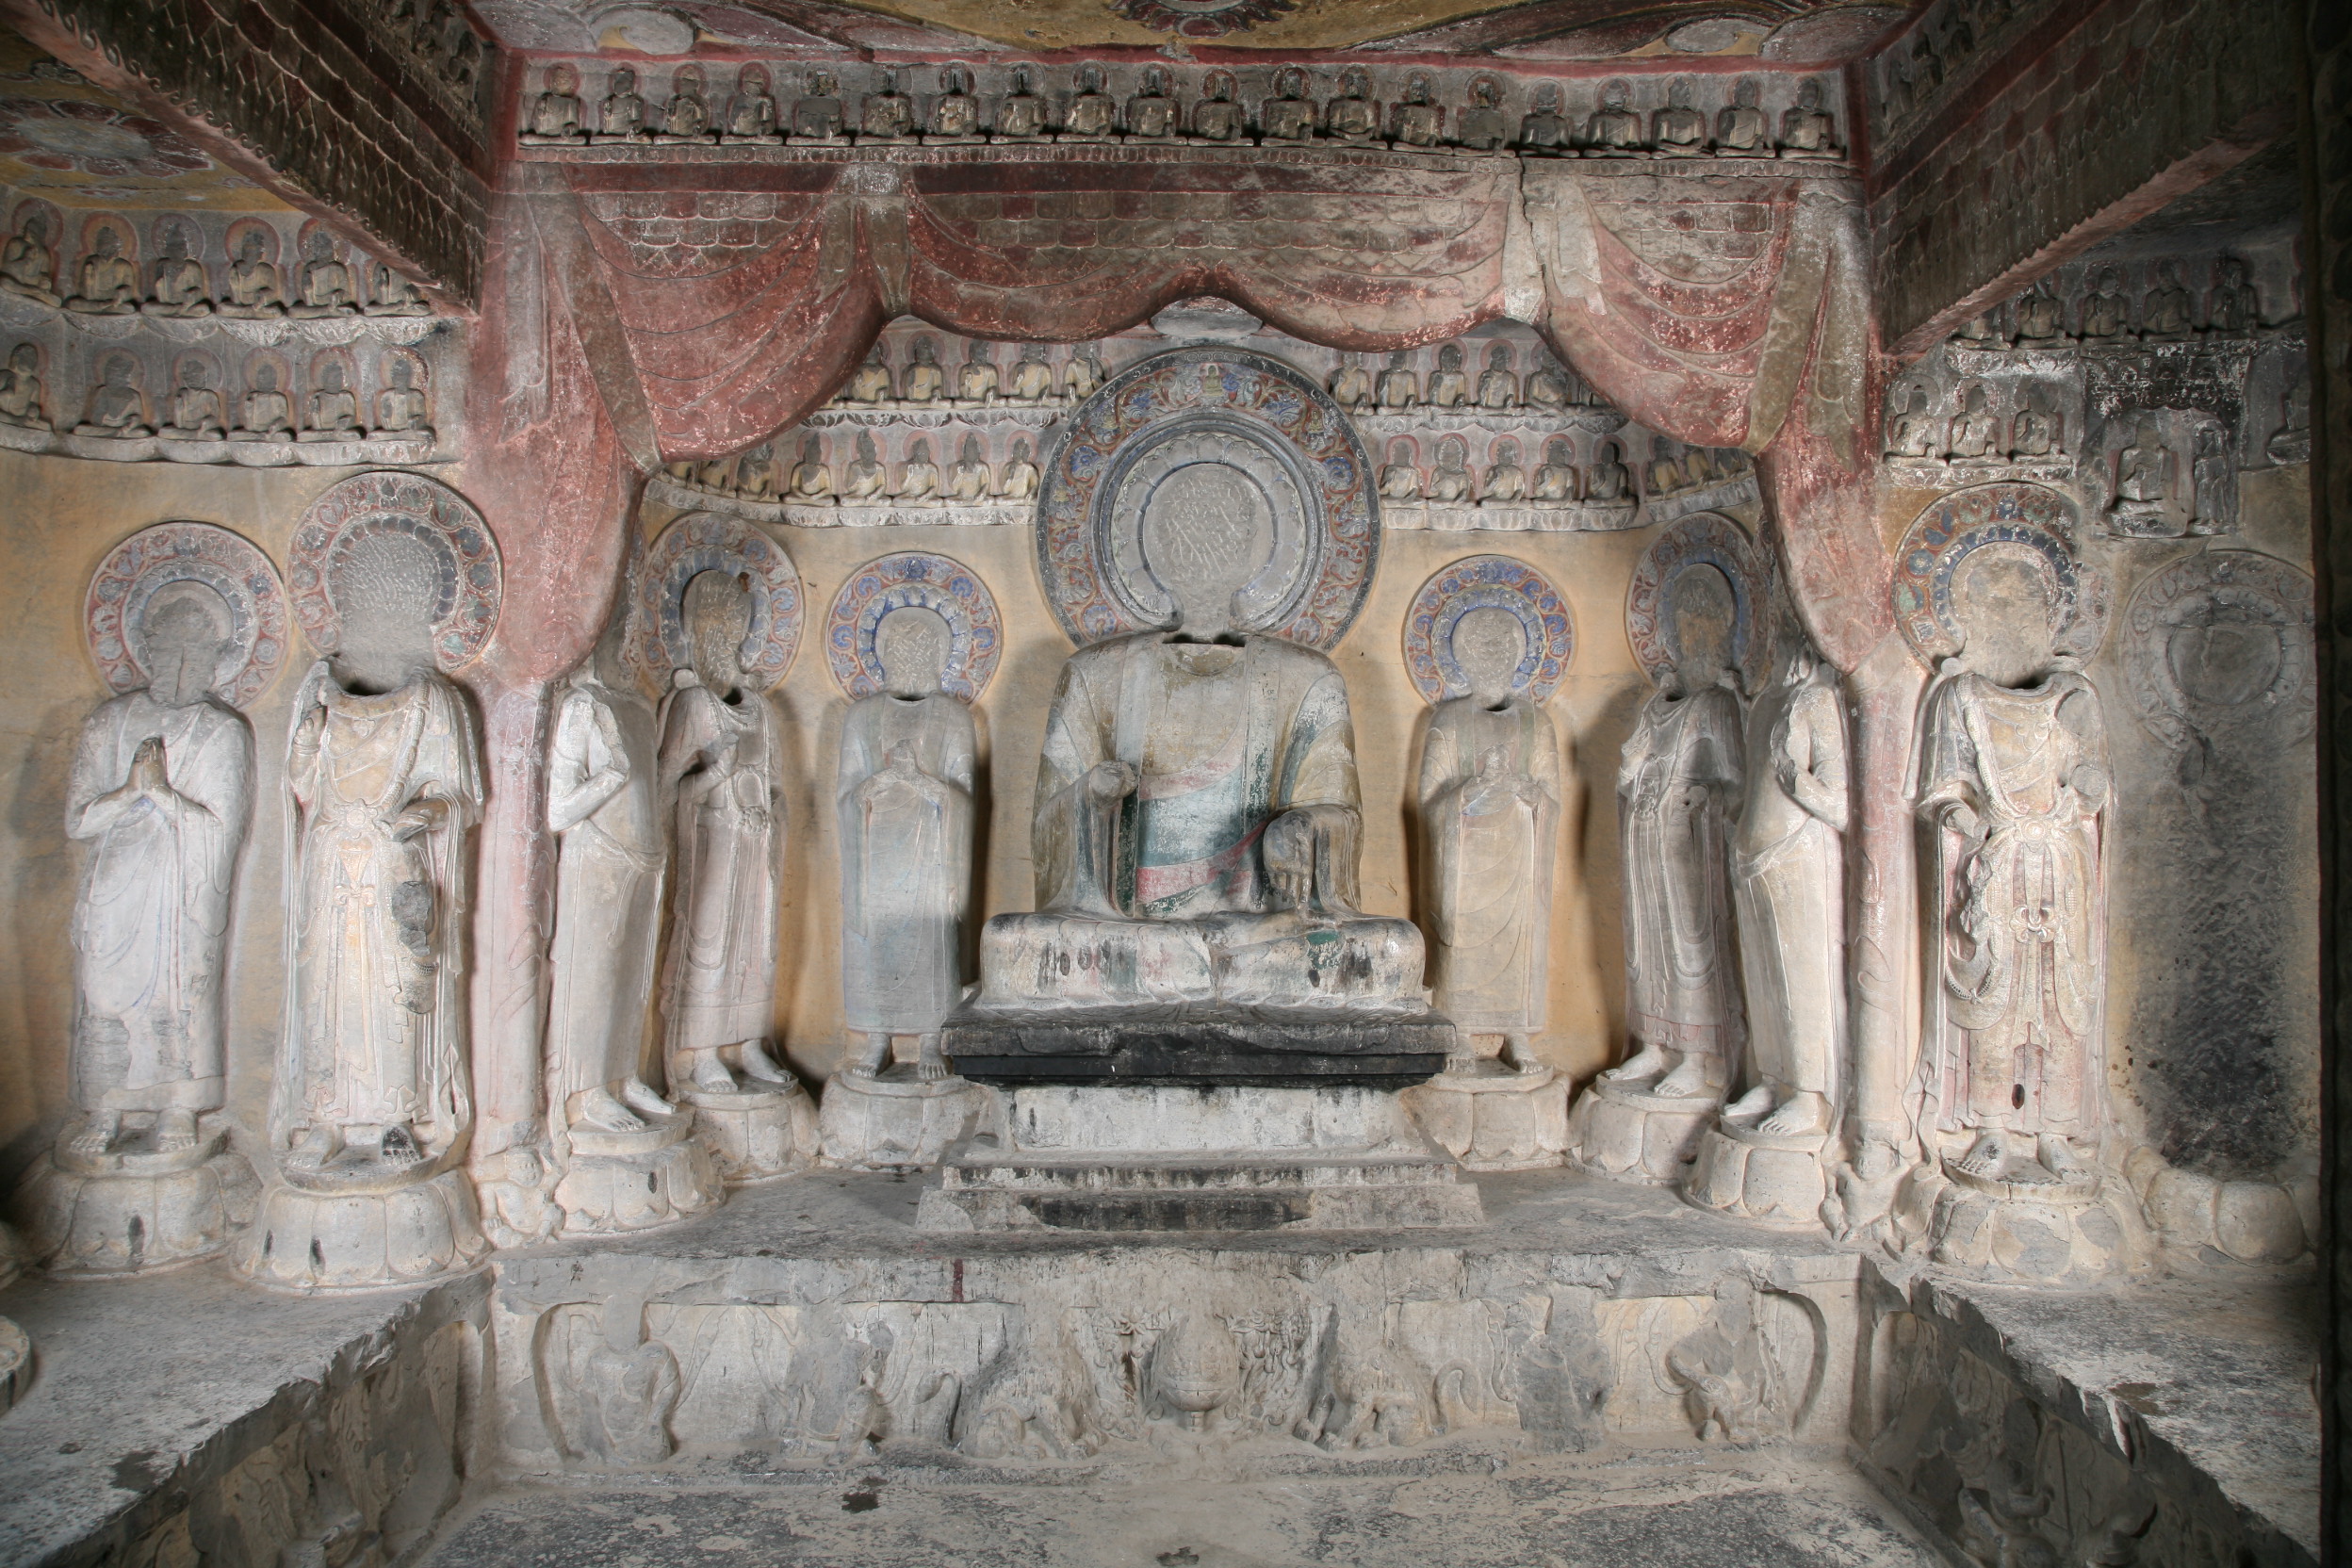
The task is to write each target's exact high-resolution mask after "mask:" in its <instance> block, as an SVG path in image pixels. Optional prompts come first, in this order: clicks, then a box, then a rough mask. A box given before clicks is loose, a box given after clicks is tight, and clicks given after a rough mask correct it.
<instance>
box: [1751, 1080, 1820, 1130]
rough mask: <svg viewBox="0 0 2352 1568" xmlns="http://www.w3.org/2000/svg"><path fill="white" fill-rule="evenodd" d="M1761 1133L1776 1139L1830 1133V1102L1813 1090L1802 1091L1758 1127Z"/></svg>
mask: <svg viewBox="0 0 2352 1568" xmlns="http://www.w3.org/2000/svg"><path fill="white" fill-rule="evenodd" d="M1756 1131H1757V1132H1759V1133H1770V1134H1771V1135H1773V1136H1774V1137H1802V1136H1805V1135H1808V1134H1812V1133H1825V1132H1827V1131H1829V1102H1828V1101H1826V1100H1824V1099H1822V1098H1821V1096H1820V1095H1818V1094H1815V1093H1814V1092H1813V1091H1812V1090H1811V1089H1801V1090H1799V1091H1798V1092H1797V1093H1795V1094H1792V1095H1790V1096H1789V1099H1788V1101H1787V1103H1784V1104H1783V1105H1782V1106H1781V1107H1780V1109H1778V1110H1776V1111H1774V1112H1773V1113H1772V1115H1771V1116H1768V1117H1766V1118H1765V1119H1764V1120H1763V1121H1762V1122H1761V1123H1760V1124H1759V1125H1758V1126H1757V1127H1756Z"/></svg>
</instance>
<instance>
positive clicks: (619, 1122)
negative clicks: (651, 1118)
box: [579, 1088, 645, 1133]
mask: <svg viewBox="0 0 2352 1568" xmlns="http://www.w3.org/2000/svg"><path fill="white" fill-rule="evenodd" d="M579 1121H580V1126H583V1127H596V1128H601V1129H602V1130H603V1131H605V1132H608V1133H633V1132H635V1131H637V1130H638V1129H639V1128H641V1127H643V1126H644V1125H645V1119H643V1118H642V1117H639V1116H637V1115H635V1114H634V1113H633V1112H631V1111H630V1110H629V1107H628V1106H626V1105H624V1104H622V1103H620V1102H619V1101H617V1100H615V1099H613V1091H612V1090H610V1089H605V1088H593V1089H590V1090H588V1091H587V1092H586V1093H585V1094H582V1095H581V1096H580V1118H579Z"/></svg>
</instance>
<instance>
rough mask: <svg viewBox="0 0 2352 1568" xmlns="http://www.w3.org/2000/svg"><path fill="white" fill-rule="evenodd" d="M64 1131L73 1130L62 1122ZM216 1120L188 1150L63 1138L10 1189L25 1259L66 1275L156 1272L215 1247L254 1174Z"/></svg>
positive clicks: (222, 1244) (225, 1236) (247, 1198)
mask: <svg viewBox="0 0 2352 1568" xmlns="http://www.w3.org/2000/svg"><path fill="white" fill-rule="evenodd" d="M68 1131H69V1132H71V1131H72V1129H69V1130H68ZM221 1141H222V1135H221V1132H220V1131H219V1130H217V1129H215V1130H210V1131H208V1134H207V1135H205V1136H204V1137H202V1138H200V1139H199V1140H198V1141H197V1143H196V1145H195V1146H194V1147H193V1148H190V1149H185V1150H177V1151H174V1152H170V1153H158V1152H153V1151H152V1150H146V1149H142V1148H139V1147H137V1146H134V1147H133V1148H131V1149H129V1150H128V1151H125V1152H111V1153H105V1154H76V1153H74V1152H72V1151H71V1150H69V1149H67V1148H65V1147H64V1145H63V1144H62V1143H60V1144H59V1145H58V1147H57V1149H56V1150H54V1151H52V1152H50V1153H49V1154H46V1155H44V1156H42V1157H41V1159H40V1160H38V1161H36V1162H35V1163H34V1166H33V1168H32V1169H31V1170H30V1171H28V1172H27V1173H26V1174H25V1177H24V1184H23V1185H21V1186H20V1187H19V1188H18V1189H17V1207H18V1212H19V1213H20V1214H21V1215H22V1216H23V1217H24V1230H25V1239H26V1241H27V1242H28V1243H29V1244H30V1248H31V1253H32V1260H33V1262H34V1263H35V1264H36V1265H38V1266H41V1267H42V1268H45V1269H47V1270H48V1271H49V1272H50V1273H52V1274H57V1275H61V1276H65V1277H69V1278H84V1279H90V1278H99V1277H104V1276H108V1275H122V1274H144V1273H154V1272H155V1271H156V1270H158V1269H165V1268H174V1267H177V1266H180V1265H182V1264H189V1263H195V1262H197V1261H198V1260H200V1259H203V1258H209V1257H213V1256H216V1255H218V1254H219V1253H220V1252H221V1250H223V1249H224V1248H226V1247H227V1246H228V1244H229V1233H230V1231H231V1229H232V1227H233V1225H234V1222H235V1220H236V1219H237V1217H239V1211H242V1210H244V1209H245V1208H247V1207H248V1206H249V1205H250V1203H251V1202H252V1198H253V1170H252V1168H251V1167H249V1166H247V1165H246V1163H245V1158H244V1156H243V1155H241V1154H235V1153H228V1152H223V1151H222V1149H221Z"/></svg>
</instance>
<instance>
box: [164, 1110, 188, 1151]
mask: <svg viewBox="0 0 2352 1568" xmlns="http://www.w3.org/2000/svg"><path fill="white" fill-rule="evenodd" d="M195 1147H196V1113H195V1112H194V1111H191V1110H187V1109H183V1108H179V1107H174V1108H173V1109H172V1110H168V1111H162V1112H158V1113H157V1114H156V1117H155V1152H157V1153H159V1154H179V1153H184V1152H187V1151H188V1150H190V1149H193V1148H195Z"/></svg>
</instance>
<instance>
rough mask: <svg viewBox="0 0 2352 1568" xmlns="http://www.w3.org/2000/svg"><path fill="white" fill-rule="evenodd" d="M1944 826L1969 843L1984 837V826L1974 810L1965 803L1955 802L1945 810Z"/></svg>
mask: <svg viewBox="0 0 2352 1568" xmlns="http://www.w3.org/2000/svg"><path fill="white" fill-rule="evenodd" d="M1944 825H1945V826H1946V827H1949V828H1951V829H1952V831H1953V832H1954V833H1957V834H1959V835H1960V836H1961V837H1962V838H1964V839H1968V840H1969V841H1974V840H1977V839H1980V838H1982V837H1984V832H1985V825H1984V823H1983V821H1982V820H1981V819H1979V818H1978V816H1977V814H1976V808H1975V807H1973V806H1970V805H1969V804H1968V802H1966V801H1960V800H1955V801H1953V802H1952V805H1951V806H1950V807H1948V808H1946V809H1945V811H1944Z"/></svg>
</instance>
